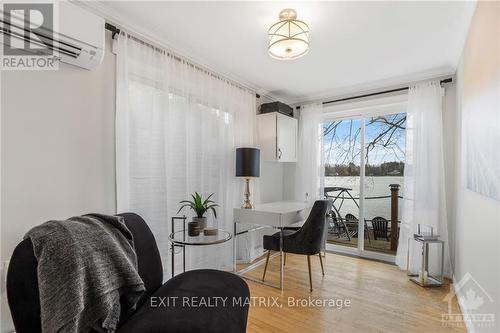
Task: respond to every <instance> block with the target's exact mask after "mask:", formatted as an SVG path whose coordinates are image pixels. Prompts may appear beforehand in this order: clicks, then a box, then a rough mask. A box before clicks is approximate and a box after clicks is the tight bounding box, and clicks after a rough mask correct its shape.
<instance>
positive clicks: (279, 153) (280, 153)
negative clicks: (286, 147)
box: [278, 148, 283, 160]
mask: <svg viewBox="0 0 500 333" xmlns="http://www.w3.org/2000/svg"><path fill="white" fill-rule="evenodd" d="M282 154H283V153H282V152H281V149H280V148H278V160H280V159H281V155H282Z"/></svg>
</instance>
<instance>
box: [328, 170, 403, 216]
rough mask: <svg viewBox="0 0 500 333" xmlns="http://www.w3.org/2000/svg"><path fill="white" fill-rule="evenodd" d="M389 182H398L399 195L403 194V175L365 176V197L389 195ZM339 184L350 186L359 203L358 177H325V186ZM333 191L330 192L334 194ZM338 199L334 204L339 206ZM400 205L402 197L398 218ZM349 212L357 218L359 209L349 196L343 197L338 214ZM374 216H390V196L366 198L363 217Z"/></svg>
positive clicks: (339, 201)
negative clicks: (347, 197)
mask: <svg viewBox="0 0 500 333" xmlns="http://www.w3.org/2000/svg"><path fill="white" fill-rule="evenodd" d="M390 184H399V185H400V186H401V187H400V190H399V195H400V196H403V195H404V188H403V177H401V176H398V177H394V176H384V177H373V176H367V177H365V198H369V197H375V196H390V195H391V190H390V188H389V185H390ZM328 186H340V187H348V188H351V189H352V191H350V193H351V195H352V196H353V197H354V198H356V201H357V202H358V204H359V199H357V198H359V188H360V187H359V177H325V187H328ZM334 193H335V192H332V194H334ZM340 203H341V200H340V199H337V201H336V202H335V206H336V207H339V206H340ZM401 205H402V199H399V218H401ZM348 213H351V214H353V215H355V216H356V217H358V218H359V210H358V207H357V206H356V204H355V203H354V202H353V201H352V200H351V199H350V198H349V199H345V200H344V202H343V204H342V206H341V208H340V214H341V215H342V217H345V215H346V214H348ZM376 216H381V217H384V218H386V219H388V220H390V218H391V198H390V197H389V198H383V199H366V200H365V218H366V219H367V220H371V219H372V218H374V217H376Z"/></svg>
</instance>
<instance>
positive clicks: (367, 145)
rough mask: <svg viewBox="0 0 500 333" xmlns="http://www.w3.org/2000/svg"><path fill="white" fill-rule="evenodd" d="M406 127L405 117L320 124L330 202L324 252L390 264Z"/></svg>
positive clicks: (381, 116)
mask: <svg viewBox="0 0 500 333" xmlns="http://www.w3.org/2000/svg"><path fill="white" fill-rule="evenodd" d="M402 111H404V108H402ZM405 126H406V114H405V113H404V112H396V113H390V114H385V113H383V112H380V113H378V114H368V115H361V116H359V115H358V116H357V117H353V118H348V117H344V118H341V119H339V118H338V119H335V118H332V119H329V120H328V121H325V122H324V124H323V154H324V155H323V157H324V161H325V177H324V187H325V196H326V197H329V198H331V199H332V200H333V202H334V205H333V209H332V211H331V212H330V215H329V217H328V225H329V228H328V237H327V248H328V249H331V250H334V251H340V252H347V253H352V254H356V255H361V256H365V257H372V258H375V259H381V260H386V261H393V260H394V255H395V253H396V249H397V239H398V237H399V227H398V225H399V221H400V216H401V208H400V203H401V201H402V200H401V198H402V195H403V192H404V189H403V185H404V184H403V172H404V161H405V152H404V148H405V134H406V127H405ZM393 230H394V231H395V232H394V234H393Z"/></svg>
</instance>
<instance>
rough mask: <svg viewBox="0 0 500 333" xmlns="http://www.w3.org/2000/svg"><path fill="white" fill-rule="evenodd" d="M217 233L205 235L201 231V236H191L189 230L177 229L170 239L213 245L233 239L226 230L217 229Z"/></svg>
mask: <svg viewBox="0 0 500 333" xmlns="http://www.w3.org/2000/svg"><path fill="white" fill-rule="evenodd" d="M217 230H218V232H217V235H213V236H212V235H210V236H205V235H204V234H203V232H200V235H199V236H189V235H188V231H187V230H180V231H176V232H174V233H172V234H170V236H168V240H169V241H171V242H172V243H174V244H179V245H212V244H220V243H224V242H227V241H228V240H230V239H231V237H232V236H231V234H230V233H229V232H227V231H225V230H222V229H217Z"/></svg>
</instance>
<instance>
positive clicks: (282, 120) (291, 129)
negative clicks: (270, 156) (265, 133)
mask: <svg viewBox="0 0 500 333" xmlns="http://www.w3.org/2000/svg"><path fill="white" fill-rule="evenodd" d="M277 117H278V118H277V126H276V127H277V130H278V133H277V134H278V135H277V139H278V142H277V144H278V145H277V147H278V148H277V152H276V153H277V158H278V161H280V162H296V161H297V129H298V128H297V127H298V122H297V119H295V118H291V117H287V116H285V115H282V114H279V113H278V114H277Z"/></svg>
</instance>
